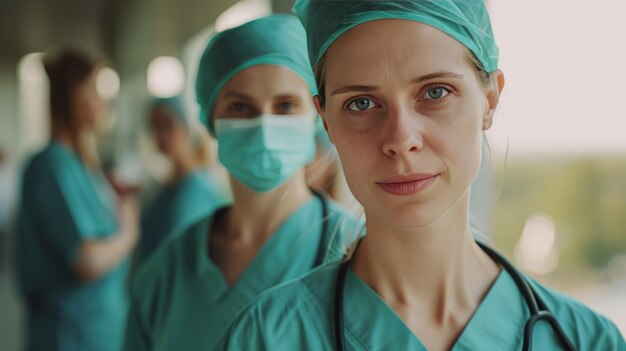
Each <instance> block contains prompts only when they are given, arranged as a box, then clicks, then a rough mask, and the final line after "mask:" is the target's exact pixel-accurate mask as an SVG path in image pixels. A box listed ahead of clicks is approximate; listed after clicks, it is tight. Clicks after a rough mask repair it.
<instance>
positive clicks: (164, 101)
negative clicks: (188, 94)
mask: <svg viewBox="0 0 626 351" xmlns="http://www.w3.org/2000/svg"><path fill="white" fill-rule="evenodd" d="M157 108H158V109H164V110H167V111H168V112H170V114H171V116H172V117H174V119H175V120H176V121H178V122H180V123H181V124H182V125H184V126H185V127H187V128H189V122H188V121H187V113H186V112H185V104H184V102H183V98H182V96H173V97H168V98H154V99H152V101H151V102H150V105H149V106H148V110H149V111H152V110H155V109H157Z"/></svg>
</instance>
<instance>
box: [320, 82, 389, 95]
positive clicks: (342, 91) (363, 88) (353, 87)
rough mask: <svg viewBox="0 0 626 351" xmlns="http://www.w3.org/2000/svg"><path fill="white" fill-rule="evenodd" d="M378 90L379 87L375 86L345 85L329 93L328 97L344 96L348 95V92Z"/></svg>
mask: <svg viewBox="0 0 626 351" xmlns="http://www.w3.org/2000/svg"><path fill="white" fill-rule="evenodd" d="M378 89H379V87H378V86H377V85H347V86H345V87H342V88H339V89H337V90H335V91H333V92H332V93H330V95H331V96H333V95H338V94H345V93H350V92H355V91H374V90H378Z"/></svg>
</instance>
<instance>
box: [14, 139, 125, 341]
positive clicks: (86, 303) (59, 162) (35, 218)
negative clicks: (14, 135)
mask: <svg viewBox="0 0 626 351" xmlns="http://www.w3.org/2000/svg"><path fill="white" fill-rule="evenodd" d="M117 230H118V225H117V215H116V209H115V195H114V194H113V192H112V190H111V189H110V187H109V186H108V184H107V183H106V181H105V180H104V179H103V177H102V176H99V175H95V174H93V173H92V172H90V171H89V170H88V169H87V168H86V167H85V166H84V164H83V163H82V162H81V161H80V159H79V158H78V156H77V155H76V154H75V153H74V152H72V151H70V149H68V148H66V147H65V146H63V145H62V144H60V143H56V142H52V143H51V144H49V145H48V146H47V147H46V148H45V149H44V150H43V151H42V152H40V153H38V154H37V155H35V156H34V157H33V158H32V159H31V161H30V162H29V164H28V165H27V167H26V169H25V172H24V178H23V184H22V196H21V205H20V210H19V214H18V223H17V230H16V269H17V277H18V285H19V288H20V292H21V294H22V297H23V298H24V300H25V302H26V307H27V313H26V322H27V323H26V329H27V330H26V340H27V350H46V351H48V350H51V351H54V350H63V351H68V350H69V351H71V350H94V351H99V350H102V351H113V350H118V349H119V347H120V346H121V341H122V334H123V330H124V322H125V319H126V312H127V296H126V287H125V279H126V274H127V264H126V262H124V263H122V264H120V265H118V266H117V267H116V268H114V269H113V270H112V271H111V272H109V273H107V274H106V275H104V276H103V277H100V278H98V279H96V280H94V281H90V282H81V281H79V280H78V278H77V277H76V276H75V264H76V259H77V252H78V248H79V245H80V244H81V243H82V242H84V241H85V240H91V239H106V238H107V237H108V236H110V235H112V234H114V233H116V232H117Z"/></svg>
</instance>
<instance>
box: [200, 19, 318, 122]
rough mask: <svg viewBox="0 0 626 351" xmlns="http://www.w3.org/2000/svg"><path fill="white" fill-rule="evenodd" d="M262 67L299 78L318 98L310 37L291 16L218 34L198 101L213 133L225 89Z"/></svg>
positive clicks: (203, 64) (204, 64)
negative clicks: (238, 76)
mask: <svg viewBox="0 0 626 351" xmlns="http://www.w3.org/2000/svg"><path fill="white" fill-rule="evenodd" d="M261 64H269V65H277V66H281V67H284V68H287V69H289V70H291V71H293V72H294V73H296V74H297V75H299V76H300V77H301V78H302V79H303V80H304V81H305V82H306V83H307V84H308V85H309V88H310V89H311V93H312V96H314V95H317V88H316V85H315V78H314V77H313V71H312V70H311V65H310V62H309V59H308V56H307V52H306V34H305V33H304V28H302V24H300V22H299V21H298V19H297V18H296V17H294V16H291V15H278V14H277V15H271V16H267V17H263V18H260V19H257V20H254V21H251V22H248V23H246V24H243V25H241V26H239V27H236V28H232V29H229V30H225V31H223V32H220V33H218V34H217V35H216V36H215V37H213V39H212V40H211V41H210V42H209V44H208V46H207V48H206V49H205V51H204V54H203V55H202V57H201V59H200V66H199V67H198V74H197V76H196V77H197V78H196V99H197V101H198V104H199V105H200V110H201V111H200V112H201V117H200V119H201V120H202V122H203V123H204V124H205V125H206V126H207V128H208V129H209V131H210V132H211V133H213V130H214V129H213V116H212V114H213V108H214V107H215V101H216V99H217V96H218V94H219V93H220V91H221V90H222V87H224V85H225V84H226V83H227V82H228V81H229V80H230V79H231V78H232V77H233V76H235V74H237V73H239V72H241V71H242V70H244V69H246V68H249V67H252V66H256V65H261Z"/></svg>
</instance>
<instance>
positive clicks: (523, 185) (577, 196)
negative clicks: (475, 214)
mask: <svg viewBox="0 0 626 351" xmlns="http://www.w3.org/2000/svg"><path fill="white" fill-rule="evenodd" d="M495 170H496V172H495V175H496V182H495V183H496V184H498V185H499V189H500V190H499V192H498V194H497V195H496V200H495V209H494V217H493V220H494V227H493V232H494V240H495V242H496V244H497V246H498V247H499V248H501V249H502V250H503V251H504V252H506V253H507V254H508V255H509V257H513V249H514V247H515V245H516V243H517V241H518V240H519V237H520V235H521V233H522V230H523V228H524V224H525V222H526V220H527V219H528V217H529V216H531V215H532V214H534V213H538V212H539V213H544V214H547V215H548V216H549V217H551V218H552V219H553V220H554V221H555V223H556V231H557V232H556V246H557V248H558V251H559V255H560V260H559V265H558V267H557V268H556V270H555V271H554V272H553V273H551V274H550V277H548V278H549V279H552V280H555V281H557V282H558V281H559V280H561V281H564V280H569V282H566V283H563V282H561V283H563V284H568V285H570V284H581V283H583V282H582V281H580V280H583V279H584V278H583V276H584V274H583V273H582V272H590V271H591V272H596V275H598V276H602V274H603V273H604V271H605V268H606V265H607V263H608V262H609V260H610V259H611V258H612V257H613V256H615V255H616V254H618V253H626V156H604V157H599V156H586V157H582V156H580V157H565V156H559V157H557V156H553V157H542V158H532V157H526V158H516V159H508V160H507V162H506V164H504V165H503V164H502V163H500V164H499V165H498V166H497V167H496V168H495ZM581 274H582V275H583V276H581ZM577 279H578V280H579V281H577V282H571V280H577Z"/></svg>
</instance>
